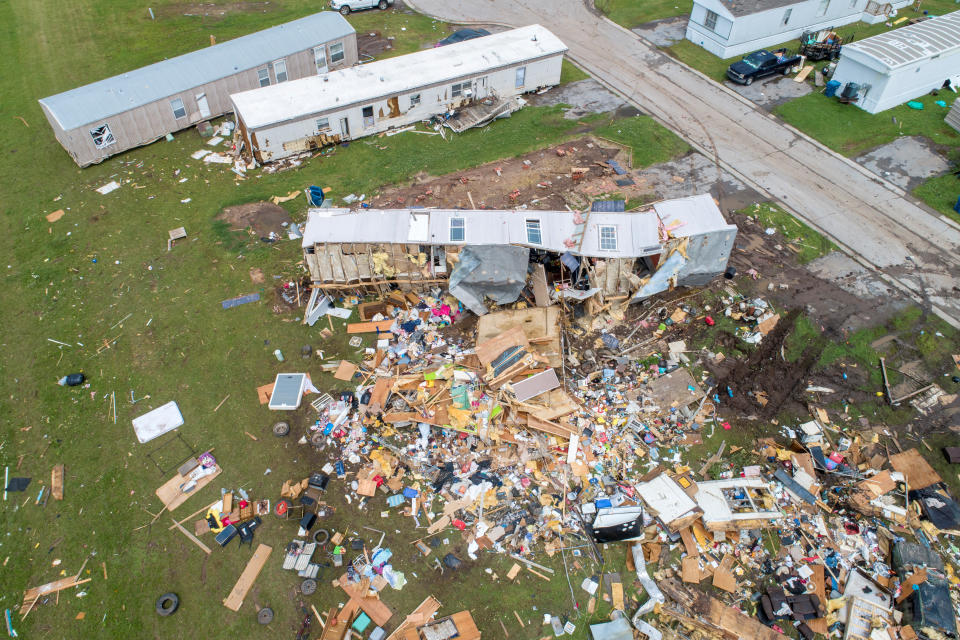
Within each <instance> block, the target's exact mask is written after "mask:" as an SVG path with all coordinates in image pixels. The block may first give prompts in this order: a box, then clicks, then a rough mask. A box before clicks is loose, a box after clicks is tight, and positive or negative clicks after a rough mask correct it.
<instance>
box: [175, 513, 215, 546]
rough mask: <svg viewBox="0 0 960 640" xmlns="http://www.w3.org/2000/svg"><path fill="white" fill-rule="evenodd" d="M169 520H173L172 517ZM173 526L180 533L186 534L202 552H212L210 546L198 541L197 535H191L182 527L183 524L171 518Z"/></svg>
mask: <svg viewBox="0 0 960 640" xmlns="http://www.w3.org/2000/svg"><path fill="white" fill-rule="evenodd" d="M170 520H173V518H170ZM173 526H175V527H176V528H177V529H179V530H180V533H182V534H183V535H185V536H187V537H188V538H189V539H190V540H192V541H193V544H195V545H197V546H198V547H200V548H201V549H203V551H204V553H206V554H207V555H210V554H211V553H213V552H212V551H210V547H208V546H207V545H205V544H203V543H202V542H200V539H199V538H197V536H195V535H193V534H192V533H190V532H189V531H187V530H186V529H184V528H183V525H182V524H180V523H179V522H177V521H176V520H173Z"/></svg>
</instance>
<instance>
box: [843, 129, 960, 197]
mask: <svg viewBox="0 0 960 640" xmlns="http://www.w3.org/2000/svg"><path fill="white" fill-rule="evenodd" d="M856 161H857V162H859V163H860V164H861V165H863V166H864V167H866V168H867V169H870V171H873V172H874V173H875V174H877V175H878V176H881V177H882V178H885V179H886V180H889V181H890V182H892V183H893V184H895V185H897V186H898V187H901V188H903V189H906V190H907V191H910V190H911V189H913V188H914V187H916V186H918V185H919V184H920V183H921V182H923V181H924V180H925V179H927V178H929V177H931V176H937V175H940V174H942V173H944V172H946V171H948V170H949V169H950V163H949V162H948V161H947V159H946V158H944V157H943V156H942V155H940V154H939V153H937V151H936V149H934V146H933V143H931V142H930V141H929V140H927V139H926V138H921V137H918V136H904V137H902V138H897V139H896V140H894V141H893V142H889V143H887V144H885V145H881V146H879V147H877V148H876V149H874V150H873V151H868V152H867V153H865V154H863V155H862V156H859V157H858V158H856Z"/></svg>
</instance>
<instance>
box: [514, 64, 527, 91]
mask: <svg viewBox="0 0 960 640" xmlns="http://www.w3.org/2000/svg"><path fill="white" fill-rule="evenodd" d="M526 82H527V68H526V67H517V83H516V87H517V89H519V88H521V87H523V85H524V84H526Z"/></svg>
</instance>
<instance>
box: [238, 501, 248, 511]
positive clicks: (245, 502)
mask: <svg viewBox="0 0 960 640" xmlns="http://www.w3.org/2000/svg"><path fill="white" fill-rule="evenodd" d="M249 504H250V503H249V502H247V501H246V500H241V501H240V502H238V503H237V506H238V507H240V508H241V509H243V508H245V507H246V506H247V505H249Z"/></svg>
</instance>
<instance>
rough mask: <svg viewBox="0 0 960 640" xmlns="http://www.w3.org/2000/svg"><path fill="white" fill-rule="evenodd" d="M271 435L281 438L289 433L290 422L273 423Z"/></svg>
mask: <svg viewBox="0 0 960 640" xmlns="http://www.w3.org/2000/svg"><path fill="white" fill-rule="evenodd" d="M273 435H275V436H277V437H278V438H283V437H285V436H288V435H290V423H288V422H277V423H276V424H274V425H273Z"/></svg>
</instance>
